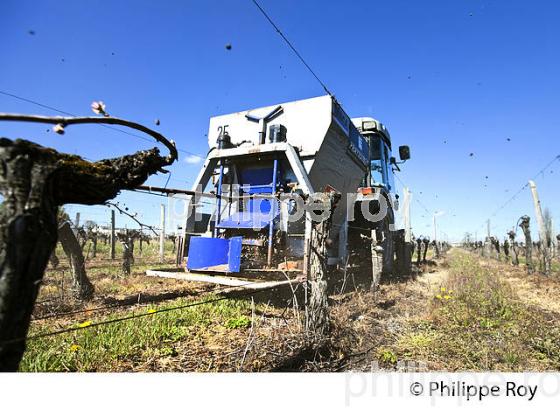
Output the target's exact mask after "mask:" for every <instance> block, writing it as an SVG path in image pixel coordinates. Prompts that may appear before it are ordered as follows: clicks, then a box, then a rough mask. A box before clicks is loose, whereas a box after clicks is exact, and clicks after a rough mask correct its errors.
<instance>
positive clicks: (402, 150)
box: [399, 145, 410, 161]
mask: <svg viewBox="0 0 560 410" xmlns="http://www.w3.org/2000/svg"><path fill="white" fill-rule="evenodd" d="M399 157H400V158H401V161H408V160H409V159H410V147H409V146H408V145H401V146H400V147H399Z"/></svg>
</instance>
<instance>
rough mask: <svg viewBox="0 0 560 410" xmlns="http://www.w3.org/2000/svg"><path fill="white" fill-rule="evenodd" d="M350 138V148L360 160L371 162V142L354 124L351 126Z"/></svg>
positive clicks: (365, 163)
mask: <svg viewBox="0 0 560 410" xmlns="http://www.w3.org/2000/svg"><path fill="white" fill-rule="evenodd" d="M349 139H350V145H349V150H350V151H351V152H352V153H353V154H354V155H355V156H356V157H357V158H358V159H359V160H360V162H362V163H363V164H364V165H367V164H368V163H369V144H368V143H367V141H366V140H365V139H364V137H362V134H360V132H359V131H358V129H357V128H356V127H354V125H353V124H351V126H350V138H349Z"/></svg>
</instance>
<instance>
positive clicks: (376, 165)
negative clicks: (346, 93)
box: [352, 117, 410, 195]
mask: <svg viewBox="0 0 560 410" xmlns="http://www.w3.org/2000/svg"><path fill="white" fill-rule="evenodd" d="M352 122H353V123H354V125H355V126H356V128H357V129H358V131H359V132H360V134H361V135H362V136H363V137H364V138H365V140H366V141H367V142H368V144H369V150H370V154H369V157H370V163H369V167H368V171H367V173H366V174H365V176H364V178H363V180H362V183H361V185H360V188H361V189H360V192H364V193H366V192H368V189H370V192H371V189H372V188H380V189H382V190H383V191H385V192H386V194H387V195H394V194H395V192H396V189H395V176H394V172H395V171H396V170H398V169H399V168H398V164H399V163H398V162H397V160H396V159H395V158H394V157H393V156H392V148H391V135H390V134H389V130H387V128H386V127H385V126H384V125H383V124H382V123H380V122H379V121H377V120H375V119H373V118H370V117H361V118H354V119H352ZM399 154H400V155H399V156H400V160H401V162H400V163H403V162H405V161H407V160H409V159H410V149H409V147H408V146H406V145H403V146H401V147H399Z"/></svg>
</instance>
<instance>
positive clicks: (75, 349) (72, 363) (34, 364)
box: [21, 299, 251, 372]
mask: <svg viewBox="0 0 560 410" xmlns="http://www.w3.org/2000/svg"><path fill="white" fill-rule="evenodd" d="M190 302H192V300H189V301H186V300H177V301H174V302H172V303H168V304H161V305H158V307H148V308H143V309H136V310H135V312H137V313H145V312H150V311H152V309H161V308H168V307H175V306H180V305H183V304H186V303H190ZM250 311H251V308H250V303H249V302H247V301H243V300H241V301H240V300H229V299H228V300H221V301H218V302H215V303H209V304H204V305H198V306H194V307H190V308H186V309H181V310H175V311H170V312H164V313H159V314H155V315H152V316H147V317H143V318H138V319H133V320H127V321H123V322H118V323H114V324H109V325H103V326H99V327H91V328H89V327H85V328H84V329H81V330H78V331H76V332H73V333H67V334H63V335H58V336H52V337H48V338H42V339H36V340H31V341H29V342H28V347H27V351H26V353H25V356H24V358H23V361H22V364H21V370H22V371H26V372H56V371H78V372H91V371H112V370H118V369H119V366H120V365H121V364H122V362H123V361H124V362H129V363H130V362H133V363H134V362H143V361H146V360H147V359H148V358H153V357H158V356H173V355H176V354H177V350H176V348H177V344H178V343H180V342H181V341H184V340H186V339H188V338H194V337H202V336H203V334H204V332H207V331H209V330H211V329H216V328H219V327H225V328H228V329H238V328H245V327H247V326H248V325H249V324H250V321H249V319H248V318H247V315H248V314H249V315H250ZM130 314H131V313H130V312H126V313H120V314H113V315H109V316H105V317H100V318H96V319H87V322H81V321H76V322H75V323H73V324H68V323H67V324H65V325H64V327H70V326H73V327H78V326H79V325H80V323H82V325H84V326H85V325H87V324H88V322H91V323H95V322H96V321H101V320H107V319H113V318H118V317H122V316H128V315H130ZM57 329H58V327H55V326H53V325H52V324H51V325H49V324H45V323H41V322H35V323H34V324H33V325H32V329H31V332H30V335H32V334H37V333H43V332H49V331H53V330H57ZM228 331H231V330H228Z"/></svg>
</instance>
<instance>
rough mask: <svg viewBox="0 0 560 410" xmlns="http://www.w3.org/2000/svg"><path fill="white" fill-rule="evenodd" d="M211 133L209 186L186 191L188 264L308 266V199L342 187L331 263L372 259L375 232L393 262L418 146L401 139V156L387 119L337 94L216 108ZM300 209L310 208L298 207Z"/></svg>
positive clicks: (385, 263) (389, 265)
mask: <svg viewBox="0 0 560 410" xmlns="http://www.w3.org/2000/svg"><path fill="white" fill-rule="evenodd" d="M208 143H209V146H210V151H209V152H208V155H207V157H206V159H205V162H204V165H203V166H202V169H201V171H200V173H199V174H198V177H197V179H196V181H195V183H194V187H193V191H196V192H197V193H199V194H198V195H194V196H190V197H189V199H187V201H186V212H187V216H186V219H185V221H184V224H183V227H182V241H181V245H180V246H179V250H178V252H179V254H178V260H180V261H184V262H185V264H186V269H187V271H189V272H204V273H212V274H220V273H221V274H228V275H230V276H231V275H234V276H235V275H239V274H243V273H246V274H249V275H250V274H251V272H253V273H254V274H255V275H256V274H257V273H258V272H268V271H282V272H284V273H285V272H287V271H288V272H289V271H291V272H301V273H302V274H304V273H305V272H306V266H305V261H306V252H307V249H308V246H307V245H306V243H308V241H309V240H310V235H311V223H310V222H309V218H306V217H305V215H306V213H305V212H304V211H303V209H298V208H301V207H302V206H305V205H302V204H305V203H306V202H305V201H306V200H308V198H310V197H312V196H313V195H314V194H316V193H319V192H332V191H336V192H338V193H340V200H339V201H338V203H337V206H336V208H335V209H334V212H333V215H332V220H331V229H330V240H329V241H328V264H329V265H330V266H335V265H338V266H343V265H347V264H348V263H353V264H354V265H356V264H360V263H361V262H362V261H364V260H369V258H367V255H366V254H367V253H368V252H369V249H373V248H372V247H370V245H369V244H370V243H371V241H372V240H374V241H375V242H376V244H377V245H378V246H379V247H378V248H377V249H379V251H380V252H382V255H383V256H382V267H383V268H382V269H383V272H391V271H392V270H393V265H394V262H395V256H394V255H395V250H394V247H395V246H394V243H395V241H394V237H395V236H396V235H397V233H398V232H397V231H395V229H394V223H395V211H396V210H397V209H398V195H397V194H396V192H395V185H394V180H393V177H394V175H393V173H394V172H395V171H396V170H398V165H399V164H400V163H402V162H404V161H406V160H408V159H409V158H410V150H409V148H408V147H407V146H401V147H400V148H399V154H400V161H399V162H398V161H397V160H396V159H395V158H394V157H393V156H392V154H391V138H390V135H389V132H388V130H387V129H386V128H385V126H384V125H383V124H381V123H380V122H379V121H376V120H374V119H373V118H369V117H363V118H355V119H350V117H349V116H348V115H347V114H346V113H345V112H344V110H343V109H342V107H341V106H340V105H339V104H338V103H337V101H336V100H335V99H334V98H333V97H331V96H322V97H316V98H311V99H306V100H301V101H294V102H289V103H285V104H279V105H274V106H268V107H262V108H257V109H252V110H248V111H242V112H237V113H233V114H227V115H220V116H216V117H212V118H211V119H210V126H209V131H208ZM295 197H301V199H302V200H301V201H296V200H294V198H295ZM384 204H386V205H387V206H384ZM298 211H300V212H299V215H303V216H301V217H299V218H298V217H294V215H297V214H298ZM366 213H367V214H368V215H365V214H366ZM372 216H373V217H372ZM381 249H382V251H381ZM380 260H381V258H380Z"/></svg>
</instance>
